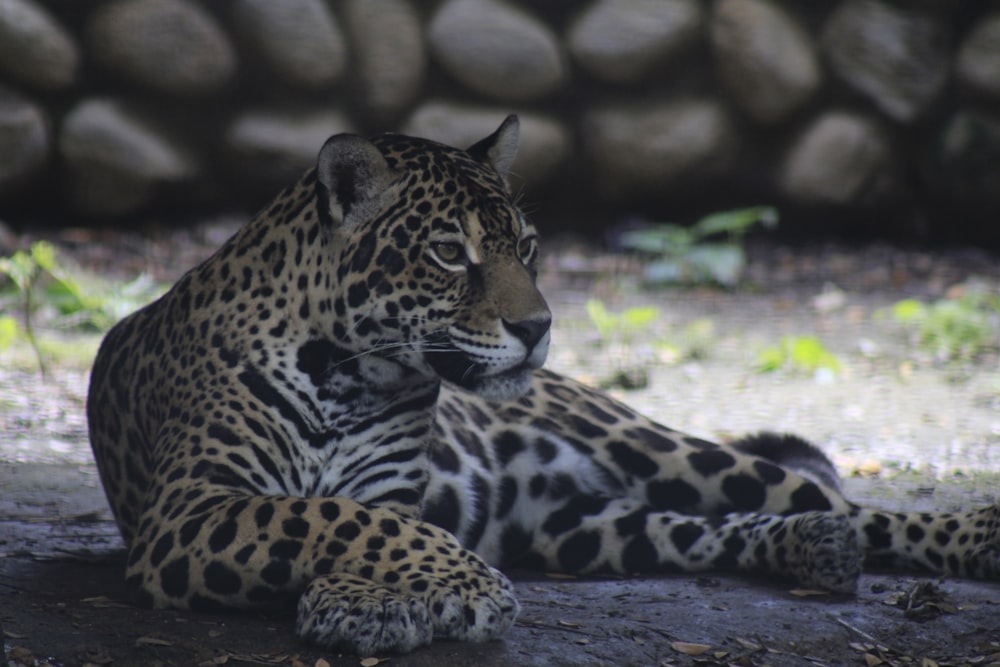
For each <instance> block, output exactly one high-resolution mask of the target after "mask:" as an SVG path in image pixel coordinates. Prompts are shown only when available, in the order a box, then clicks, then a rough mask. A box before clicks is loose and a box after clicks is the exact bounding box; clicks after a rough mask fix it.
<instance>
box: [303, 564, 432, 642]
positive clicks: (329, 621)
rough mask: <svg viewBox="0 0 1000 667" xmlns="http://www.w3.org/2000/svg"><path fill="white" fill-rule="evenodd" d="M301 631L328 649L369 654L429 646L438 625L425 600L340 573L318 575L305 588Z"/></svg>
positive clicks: (309, 638)
mask: <svg viewBox="0 0 1000 667" xmlns="http://www.w3.org/2000/svg"><path fill="white" fill-rule="evenodd" d="M296 634H297V635H298V636H299V638H300V639H302V640H304V641H307V642H310V643H312V644H317V645H319V646H322V647H324V648H344V649H347V650H351V651H354V652H356V653H357V654H358V655H361V656H368V655H374V654H376V653H389V652H396V653H405V652H407V651H412V650H413V649H415V648H416V647H418V646H422V645H424V644H430V643H431V639H432V637H433V636H434V625H433V624H432V623H431V618H430V613H429V612H428V610H427V606H426V605H425V604H424V602H423V601H422V600H420V599H418V598H415V597H410V596H407V595H401V594H399V593H394V592H393V591H390V590H389V589H387V588H383V587H381V586H378V585H377V584H374V583H372V582H371V581H368V580H367V579H361V578H360V577H355V576H353V575H349V574H339V575H329V576H324V577H320V578H318V579H314V580H313V581H312V583H310V584H309V586H308V587H307V588H306V590H305V592H304V593H303V594H302V597H301V598H300V599H299V608H298V619H297V623H296Z"/></svg>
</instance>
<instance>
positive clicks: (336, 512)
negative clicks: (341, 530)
mask: <svg viewBox="0 0 1000 667" xmlns="http://www.w3.org/2000/svg"><path fill="white" fill-rule="evenodd" d="M319 513H320V515H321V516H322V517H323V519H324V520H326V521H336V520H337V517H339V516H340V505H338V504H337V503H336V502H334V501H333V500H326V501H324V502H323V503H322V504H320V506H319Z"/></svg>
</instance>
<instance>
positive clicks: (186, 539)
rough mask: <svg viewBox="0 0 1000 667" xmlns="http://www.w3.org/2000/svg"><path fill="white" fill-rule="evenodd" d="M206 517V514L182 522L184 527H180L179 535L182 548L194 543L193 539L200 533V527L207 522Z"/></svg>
mask: <svg viewBox="0 0 1000 667" xmlns="http://www.w3.org/2000/svg"><path fill="white" fill-rule="evenodd" d="M208 517H209V515H208V514H202V515H201V516H196V517H195V518H193V519H189V520H188V521H185V522H184V525H183V526H181V529H180V533H179V535H180V538H181V546H182V547H186V546H188V545H189V544H191V543H192V542H194V540H195V538H196V537H198V534H199V533H200V532H201V527H202V526H203V525H205V522H206V521H208Z"/></svg>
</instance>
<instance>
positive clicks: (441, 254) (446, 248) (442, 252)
mask: <svg viewBox="0 0 1000 667" xmlns="http://www.w3.org/2000/svg"><path fill="white" fill-rule="evenodd" d="M431 248H432V249H433V250H434V254H435V255H437V256H438V259H440V260H441V261H442V262H444V263H445V264H464V263H465V248H463V247H462V244H461V243H454V242H441V243H435V244H433V245H432V246H431Z"/></svg>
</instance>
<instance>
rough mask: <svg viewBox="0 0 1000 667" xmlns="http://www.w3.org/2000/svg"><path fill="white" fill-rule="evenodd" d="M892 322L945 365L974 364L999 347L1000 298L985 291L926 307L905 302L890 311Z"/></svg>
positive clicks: (897, 304) (919, 302)
mask: <svg viewBox="0 0 1000 667" xmlns="http://www.w3.org/2000/svg"><path fill="white" fill-rule="evenodd" d="M890 312H891V315H892V319H893V320H895V321H896V322H898V323H899V324H902V325H903V326H905V327H907V328H908V329H909V330H910V331H911V332H912V333H913V335H914V337H915V339H916V342H917V343H918V344H919V345H920V346H921V347H923V348H925V349H928V350H930V351H931V352H932V353H933V354H934V355H935V356H936V357H937V358H938V359H941V360H943V361H947V360H951V359H958V360H971V359H974V358H976V357H977V356H979V355H980V354H981V353H982V352H983V351H985V350H986V349H988V348H990V347H997V346H998V338H997V326H996V320H997V316H998V315H1000V295H997V294H993V293H988V292H986V291H985V290H968V291H964V293H963V294H962V295H961V296H958V297H956V298H950V299H940V300H938V301H935V302H933V303H924V302H922V301H918V300H917V299H903V300H902V301H898V302H897V303H895V304H894V305H893V306H892V308H891V310H890Z"/></svg>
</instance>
